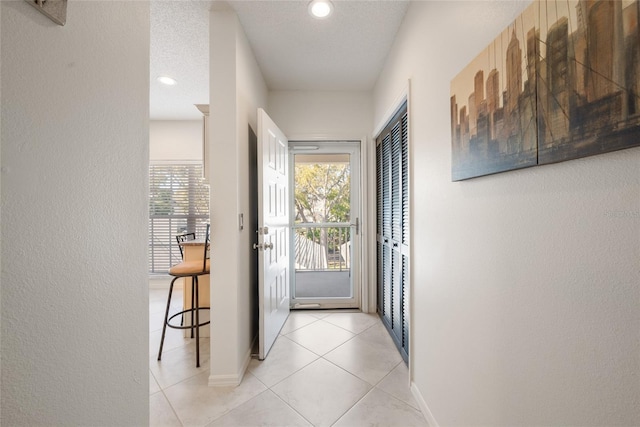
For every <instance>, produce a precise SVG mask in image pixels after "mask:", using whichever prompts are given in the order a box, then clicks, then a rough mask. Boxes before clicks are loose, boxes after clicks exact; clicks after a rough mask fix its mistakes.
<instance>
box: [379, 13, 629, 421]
mask: <svg viewBox="0 0 640 427" xmlns="http://www.w3.org/2000/svg"><path fill="white" fill-rule="evenodd" d="M528 4H529V2H511V1H510V2H504V1H496V2H476V1H470V2H462V1H455V2H415V3H412V5H411V6H410V9H409V11H408V13H407V16H406V18H405V21H404V25H403V28H402V29H401V30H400V32H399V34H398V36H397V39H396V43H395V51H394V52H393V53H392V54H390V56H389V58H388V59H387V63H386V66H385V68H384V70H383V72H382V73H381V76H380V78H379V81H378V83H377V85H376V88H375V94H374V101H375V121H374V123H375V124H376V125H377V124H378V122H379V121H381V120H382V119H383V115H384V113H385V111H387V110H388V109H389V108H390V107H391V105H392V103H393V101H394V99H396V98H397V96H398V95H399V93H400V92H401V91H402V89H403V88H404V87H405V86H406V81H407V79H409V78H410V79H411V92H410V94H411V98H410V106H409V108H410V123H411V135H410V139H411V148H410V149H411V167H412V170H411V185H412V190H411V198H412V211H411V218H412V223H411V226H412V233H411V242H412V252H411V254H412V260H411V262H412V263H411V267H412V272H411V286H412V317H411V327H412V332H411V333H412V341H411V346H412V348H411V366H412V371H413V374H412V375H413V378H412V379H413V381H414V384H415V385H416V386H417V389H418V391H419V392H420V393H421V394H422V396H423V398H424V401H425V402H426V404H427V406H428V407H429V408H430V410H431V412H432V414H433V417H434V418H435V420H436V421H437V422H438V423H439V424H440V425H443V426H444V425H456V426H461V425H491V426H500V425H504V426H513V425H585V426H586V425H639V424H640V402H639V399H640V381H639V380H638V373H639V371H640V270H639V269H638V261H639V260H640V149H638V148H634V149H628V150H624V151H619V152H615V153H609V154H605V155H600V156H595V157H590V158H584V159H579V160H573V161H568V162H563V163H559V164H555V165H548V166H539V167H536V168H532V169H524V170H519V171H513V172H507V173H502V174H497V175H493V176H487V177H482V178H477V179H473V180H470V181H465V182H457V183H452V182H451V178H450V177H451V151H450V141H451V139H450V138H451V135H450V118H449V83H450V81H451V79H452V78H453V77H454V76H455V75H456V74H457V73H458V72H459V71H460V70H461V69H462V68H463V67H464V66H465V65H466V64H467V63H468V62H469V61H471V60H472V59H473V58H474V57H475V56H476V55H477V54H478V53H479V52H480V51H482V49H483V48H484V47H485V46H486V45H487V44H488V43H489V42H490V41H491V40H493V38H494V37H495V36H496V35H498V34H499V32H500V31H502V29H503V28H505V27H506V26H507V25H508V24H509V23H510V22H511V21H512V20H513V19H514V18H515V17H516V16H517V15H518V14H519V13H520V11H521V10H523V9H524V8H525V7H526V6H527V5H528Z"/></svg>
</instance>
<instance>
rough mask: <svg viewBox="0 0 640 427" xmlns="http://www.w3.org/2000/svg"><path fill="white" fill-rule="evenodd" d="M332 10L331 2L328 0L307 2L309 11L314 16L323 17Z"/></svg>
mask: <svg viewBox="0 0 640 427" xmlns="http://www.w3.org/2000/svg"><path fill="white" fill-rule="evenodd" d="M331 12H333V4H332V3H331V2H330V1H329V0H313V1H312V2H311V3H309V13H310V14H311V16H313V17H314V18H318V19H324V18H326V17H328V16H329V15H331Z"/></svg>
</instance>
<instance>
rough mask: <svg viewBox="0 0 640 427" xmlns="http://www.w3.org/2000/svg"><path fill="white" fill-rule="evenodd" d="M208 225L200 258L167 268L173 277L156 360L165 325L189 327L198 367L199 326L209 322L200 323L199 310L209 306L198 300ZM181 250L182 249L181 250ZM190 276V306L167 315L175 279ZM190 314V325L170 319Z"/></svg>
mask: <svg viewBox="0 0 640 427" xmlns="http://www.w3.org/2000/svg"><path fill="white" fill-rule="evenodd" d="M209 227H210V225H209V224H207V232H206V235H205V240H204V252H203V254H202V260H197V261H184V260H183V261H182V262H181V263H180V264H177V265H174V266H173V267H171V269H169V274H170V275H171V276H174V277H173V280H172V281H171V285H170V286H169V297H168V298H167V310H166V311H165V314H164V325H163V326H162V338H161V339H160V350H159V351H158V360H160V359H161V358H162V346H163V345H164V336H165V333H166V331H167V326H168V327H170V328H174V329H191V338H193V336H194V331H195V338H196V367H198V368H199V367H200V326H205V325H208V324H209V323H210V322H209V321H206V322H203V323H200V310H209V307H199V301H198V277H199V276H204V275H205V274H209V270H210V260H209V256H208V253H209ZM181 252H182V251H181ZM185 277H191V307H190V308H187V309H186V310H182V311H180V312H178V313H175V314H174V315H172V316H171V317H169V307H170V306H171V294H172V293H173V285H174V283H175V281H176V280H178V279H180V278H185ZM187 313H190V314H191V325H188V326H183V325H182V323H181V324H180V325H172V324H171V320H173V319H174V318H175V317H178V316H184V315H185V314H187Z"/></svg>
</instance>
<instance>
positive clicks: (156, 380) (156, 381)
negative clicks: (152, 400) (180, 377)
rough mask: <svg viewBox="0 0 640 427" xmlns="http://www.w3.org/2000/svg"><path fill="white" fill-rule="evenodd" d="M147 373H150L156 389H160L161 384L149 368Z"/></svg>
mask: <svg viewBox="0 0 640 427" xmlns="http://www.w3.org/2000/svg"><path fill="white" fill-rule="evenodd" d="M149 375H151V377H152V378H153V381H155V383H156V385H157V386H158V391H162V386H161V385H160V383H159V382H158V379H157V378H156V376H155V375H153V372H152V371H151V368H149ZM156 393H157V392H156ZM156 393H153V394H156ZM149 396H151V395H149Z"/></svg>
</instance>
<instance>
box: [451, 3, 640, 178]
mask: <svg viewBox="0 0 640 427" xmlns="http://www.w3.org/2000/svg"><path fill="white" fill-rule="evenodd" d="M639 22H640V2H639V1H638V0H614V1H609V0H558V1H554V0H539V1H535V2H534V3H533V4H531V5H530V6H529V7H528V8H527V9H526V10H525V11H524V12H523V13H522V14H521V15H520V16H519V17H518V18H517V19H516V20H515V21H514V22H513V23H512V24H511V25H509V26H508V27H507V28H506V29H505V30H504V31H503V32H502V33H501V34H500V35H499V36H498V37H497V38H496V39H495V40H494V41H493V42H492V43H491V44H490V45H489V46H488V47H487V48H486V49H485V50H484V51H483V52H481V53H480V54H479V55H478V56H477V57H476V58H475V59H474V60H473V61H472V62H471V63H469V64H468V66H467V67H465V69H464V70H462V71H461V72H460V74H458V75H457V76H456V77H455V78H454V79H453V80H452V82H451V99H450V101H451V104H450V111H451V136H452V179H453V180H454V181H458V180H463V179H468V178H473V177H477V176H482V175H488V174H493V173H498V172H504V171H508V170H513V169H519V168H524V167H530V166H535V165H539V164H547V163H555V162H560V161H564V160H570V159H575V158H579V157H585V156H591V155H595V154H601V153H605V152H609V151H615V150H620V149H624V148H630V147H634V146H640V26H639Z"/></svg>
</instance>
